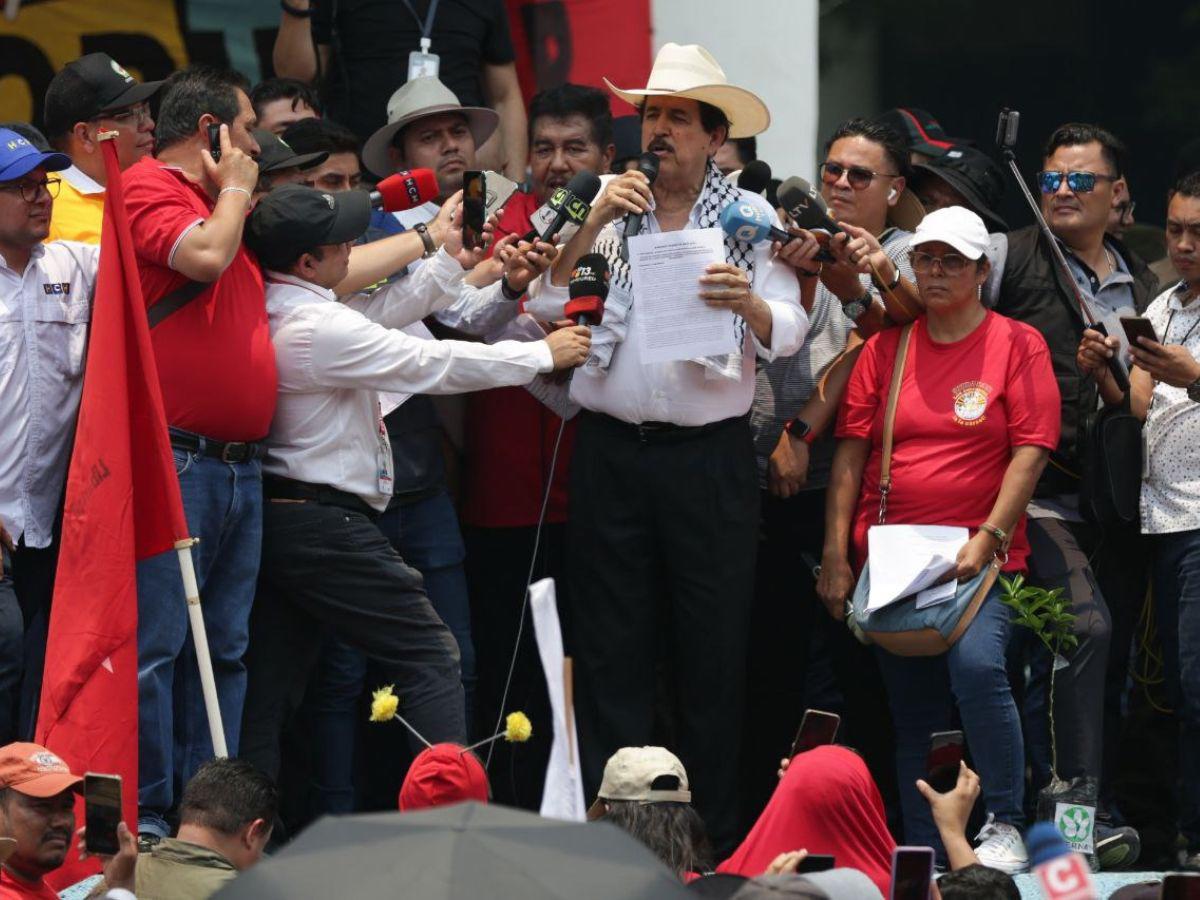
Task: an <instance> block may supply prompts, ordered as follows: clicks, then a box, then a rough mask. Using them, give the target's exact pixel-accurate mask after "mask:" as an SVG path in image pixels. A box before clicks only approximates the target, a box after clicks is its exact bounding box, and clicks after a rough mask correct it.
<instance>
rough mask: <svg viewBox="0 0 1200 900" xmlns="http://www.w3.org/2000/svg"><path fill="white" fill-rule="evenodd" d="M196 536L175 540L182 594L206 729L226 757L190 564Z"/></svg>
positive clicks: (197, 590) (218, 753)
mask: <svg viewBox="0 0 1200 900" xmlns="http://www.w3.org/2000/svg"><path fill="white" fill-rule="evenodd" d="M197 543H199V541H197V540H196V538H188V539H186V540H183V541H176V542H175V552H176V553H178V554H179V573H180V574H181V575H182V576H183V593H184V596H185V597H187V609H188V621H189V622H190V623H191V626H192V640H193V641H194V642H195V644H196V661H197V662H198V663H199V664H200V689H201V690H202V691H203V692H204V709H205V711H206V712H207V713H208V731H209V734H211V735H212V745H213V753H214V754H215V755H216V756H218V757H226V756H228V755H229V750H228V748H227V747H226V746H225V726H224V725H223V724H222V723H221V705H220V704H219V703H218V702H217V682H216V679H215V678H214V677H213V667H212V656H211V655H210V654H209V652H208V632H207V631H206V630H205V628H204V614H203V612H201V610H200V588H199V587H197V586H196V569H195V567H194V566H193V565H192V545H194V544H197Z"/></svg>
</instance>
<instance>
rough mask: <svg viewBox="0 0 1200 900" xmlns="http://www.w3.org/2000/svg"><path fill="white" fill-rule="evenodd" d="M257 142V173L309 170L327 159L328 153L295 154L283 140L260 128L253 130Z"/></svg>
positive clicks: (322, 151)
mask: <svg viewBox="0 0 1200 900" xmlns="http://www.w3.org/2000/svg"><path fill="white" fill-rule="evenodd" d="M254 139H255V140H256V141H258V148H259V151H260V152H259V154H258V171H259V172H263V173H267V172H278V171H280V170H282V169H311V168H313V167H314V166H319V165H320V164H321V163H323V162H325V160H327V159H329V152H328V151H326V150H321V151H318V152H316V153H297V152H296V151H295V150H293V149H292V148H291V147H290V146H289V145H288V143H287V141H285V140H284V139H283V138H281V137H280V136H279V135H277V134H273V133H272V132H270V131H266V130H264V129H262V128H256V129H255V130H254Z"/></svg>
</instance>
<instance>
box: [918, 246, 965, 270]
mask: <svg viewBox="0 0 1200 900" xmlns="http://www.w3.org/2000/svg"><path fill="white" fill-rule="evenodd" d="M908 261H909V262H910V263H912V267H913V271H914V272H916V273H917V274H919V275H928V274H929V273H930V272H932V271H933V266H934V263H936V264H937V265H938V268H940V269H941V270H942V271H943V272H945V273H946V274H947V275H961V274H962V273H963V272H965V271H966V270H967V263H969V262H971V261H972V260H969V259H967V258H966V257H965V256H962V255H960V254H958V253H947V254H946V255H945V256H934V255H933V254H932V253H924V252H921V251H919V250H918V251H914V252H912V253H910V254H908Z"/></svg>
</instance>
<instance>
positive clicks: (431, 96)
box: [362, 76, 500, 178]
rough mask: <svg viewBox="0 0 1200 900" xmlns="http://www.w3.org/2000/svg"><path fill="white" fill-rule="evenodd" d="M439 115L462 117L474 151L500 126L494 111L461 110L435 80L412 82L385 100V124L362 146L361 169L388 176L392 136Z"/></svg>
mask: <svg viewBox="0 0 1200 900" xmlns="http://www.w3.org/2000/svg"><path fill="white" fill-rule="evenodd" d="M442 113H462V114H463V115H464V116H466V117H467V127H468V128H470V129H471V135H472V137H474V138H475V146H476V147H479V146H480V145H482V144H483V142H484V141H486V140H487V139H488V138H489V137H491V136H492V132H493V131H495V130H496V127H497V126H498V125H499V124H500V116H499V115H497V113H496V111H495V110H493V109H487V108H486V107H483V106H463V105H462V104H461V103H459V102H458V97H456V96H454V91H452V90H450V88H448V87H446V86H445V85H444V84H442V83H441V82H440V81H438V79H437V78H436V77H433V76H430V77H427V78H414V79H413V80H412V81H409V82H407V83H405V84H403V85H401V86H400V88H399V89H398V90H397V91H396V92H395V93H394V94H392V96H391V98H390V99H389V100H388V105H387V120H388V123H387V124H386V125H384V126H383V127H382V128H380V129H379V130H378V131H376V132H375V133H374V134H373V135H371V136H370V137H369V138H368V139H367V142H366V144H364V145H363V151H362V160H363V165H365V166H366V167H367V168H368V169H370V170H371V171H372V172H374V173H375V174H376V175H378V176H380V177H381V178H383V177H386V176H388V175H391V174H392V171H393V169H395V165H394V164H393V163H392V160H391V159H390V158H389V157H388V147H390V146H391V145H392V140H393V139H394V138H395V137H396V132H398V131H399V130H400V129H401V128H403V127H404V126H405V125H411V124H412V123H413V122H415V121H417V120H418V119H424V118H425V117H426V116H436V115H441V114H442Z"/></svg>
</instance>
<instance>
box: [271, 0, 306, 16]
mask: <svg viewBox="0 0 1200 900" xmlns="http://www.w3.org/2000/svg"><path fill="white" fill-rule="evenodd" d="M279 6H280V8H281V9H282V10H283V11H284V12H285V13H287V14H288V15H289V16H295V17H296V18H297V19H310V18H312V14H313V12H314V10H313V8H312V7H311V6H310V7H309V8H308V9H300V8H299V7H297V6H292V5H291V4H290V3H288V2H287V0H279Z"/></svg>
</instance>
